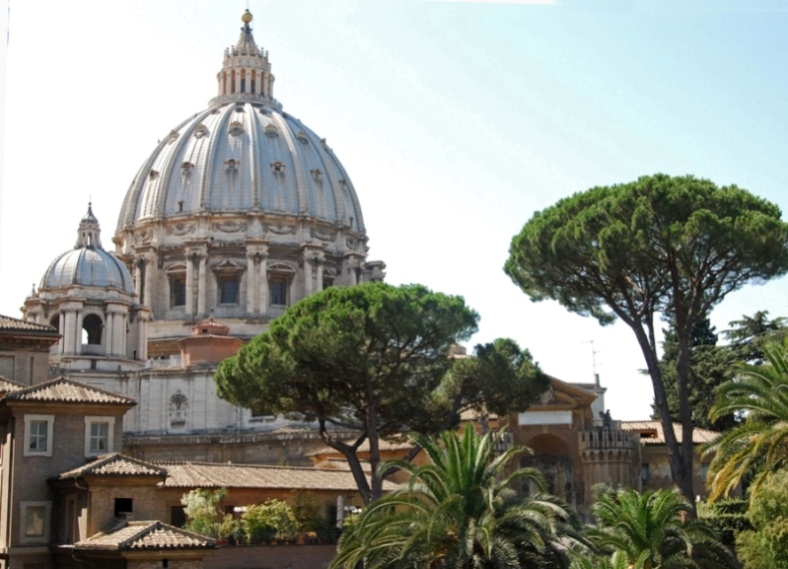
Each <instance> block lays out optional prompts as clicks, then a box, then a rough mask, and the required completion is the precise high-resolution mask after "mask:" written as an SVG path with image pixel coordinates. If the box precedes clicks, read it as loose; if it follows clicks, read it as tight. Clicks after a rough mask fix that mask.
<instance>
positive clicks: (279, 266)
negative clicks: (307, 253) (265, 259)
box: [268, 261, 296, 274]
mask: <svg viewBox="0 0 788 569" xmlns="http://www.w3.org/2000/svg"><path fill="white" fill-rule="evenodd" d="M268 272H269V273H283V274H295V273H296V269H295V267H294V266H292V265H291V264H290V263H283V262H281V261H279V262H275V263H271V264H269V265H268Z"/></svg>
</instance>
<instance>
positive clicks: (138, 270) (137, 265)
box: [134, 255, 144, 302]
mask: <svg viewBox="0 0 788 569" xmlns="http://www.w3.org/2000/svg"><path fill="white" fill-rule="evenodd" d="M143 263H144V261H143V258H142V257H141V256H139V255H138V256H136V257H134V292H135V293H136V295H137V298H138V299H139V301H140V302H142V301H143V298H142V289H143V288H144V287H143V286H142V279H143V278H144V277H143V270H142V265H143Z"/></svg>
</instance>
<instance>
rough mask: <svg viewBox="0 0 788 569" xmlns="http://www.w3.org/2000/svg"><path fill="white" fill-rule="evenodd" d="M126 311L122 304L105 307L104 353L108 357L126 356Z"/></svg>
mask: <svg viewBox="0 0 788 569" xmlns="http://www.w3.org/2000/svg"><path fill="white" fill-rule="evenodd" d="M126 310H127V309H126V307H125V306H124V305H122V304H109V305H107V324H108V325H107V326H106V329H107V331H108V332H107V340H108V342H107V347H106V353H107V354H108V355H113V356H120V355H122V356H125V355H126Z"/></svg>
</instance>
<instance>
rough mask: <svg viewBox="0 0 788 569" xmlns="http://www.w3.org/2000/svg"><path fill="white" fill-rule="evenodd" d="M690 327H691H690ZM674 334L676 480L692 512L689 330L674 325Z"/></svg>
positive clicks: (693, 452)
mask: <svg viewBox="0 0 788 569" xmlns="http://www.w3.org/2000/svg"><path fill="white" fill-rule="evenodd" d="M690 328H691V327H690ZM676 336H677V339H678V345H679V357H678V361H677V362H676V383H677V385H678V392H679V420H680V421H681V458H682V469H683V471H684V476H683V478H682V480H680V481H679V480H677V481H676V483H677V484H678V485H679V489H680V490H681V493H682V494H684V496H685V497H686V498H687V499H688V500H689V501H690V503H691V504H693V508H692V514H693V515H694V513H695V506H694V504H695V495H694V488H693V480H692V478H693V477H692V470H693V468H692V467H693V460H694V458H695V457H694V455H695V449H694V445H693V442H692V431H693V424H692V410H691V409H690V405H689V375H690V338H689V336H690V330H687V326H686V325H684V326H683V327H682V329H679V327H678V326H677V327H676Z"/></svg>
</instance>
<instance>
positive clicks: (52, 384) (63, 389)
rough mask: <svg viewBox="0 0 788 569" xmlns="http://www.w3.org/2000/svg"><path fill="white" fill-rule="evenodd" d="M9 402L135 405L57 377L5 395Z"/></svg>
mask: <svg viewBox="0 0 788 569" xmlns="http://www.w3.org/2000/svg"><path fill="white" fill-rule="evenodd" d="M5 397H6V399H7V400H9V401H35V402H41V403H104V404H109V405H136V402H135V401H134V399H131V398H129V397H124V396H123V395H118V394H117V393H112V392H111V391H105V390H103V389H98V388H96V387H90V386H88V385H84V384H82V383H77V382H76V381H71V380H68V379H66V378H64V377H58V378H56V379H52V380H50V381H45V382H43V383H37V384H35V385H31V386H29V387H25V388H24V389H20V390H18V391H14V392H12V393H9V394H7V395H6V396H5Z"/></svg>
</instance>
